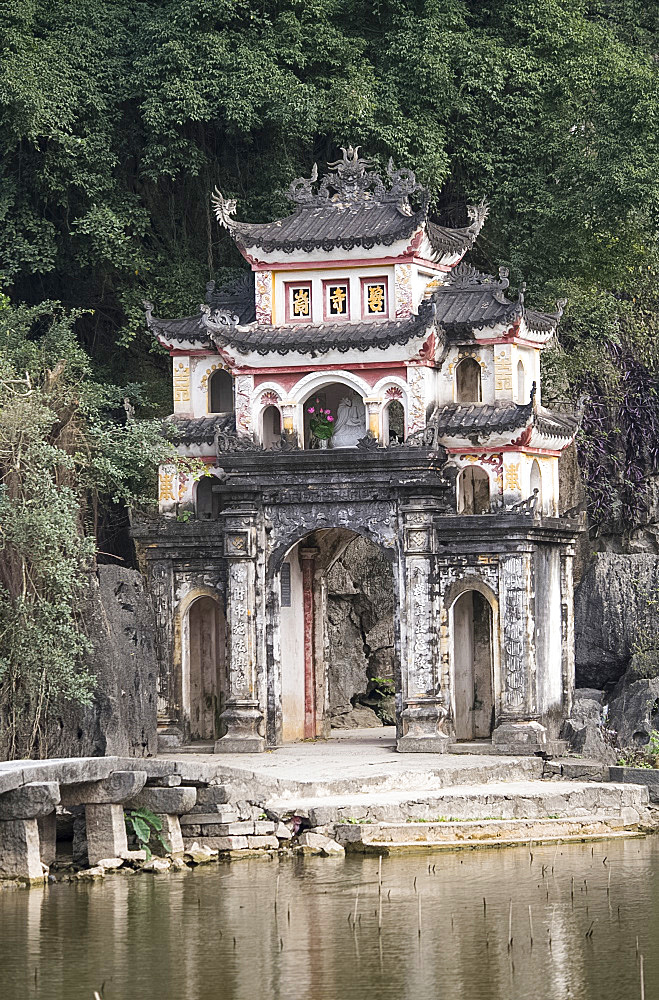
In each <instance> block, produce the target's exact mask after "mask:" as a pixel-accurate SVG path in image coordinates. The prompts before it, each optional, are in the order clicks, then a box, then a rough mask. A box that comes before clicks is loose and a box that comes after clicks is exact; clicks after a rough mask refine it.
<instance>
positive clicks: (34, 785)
mask: <svg viewBox="0 0 659 1000" xmlns="http://www.w3.org/2000/svg"><path fill="white" fill-rule="evenodd" d="M59 801H60V786H59V784H58V783H57V782H56V781H33V782H31V783H30V784H28V785H22V786H21V787H20V788H14V789H13V790H12V791H10V792H5V794H4V795H1V796H0V820H12V819H36V818H37V817H39V816H47V815H48V813H51V812H53V811H54V809H55V806H56V805H58V804H59Z"/></svg>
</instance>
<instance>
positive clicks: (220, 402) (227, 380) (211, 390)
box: [208, 368, 234, 413]
mask: <svg viewBox="0 0 659 1000" xmlns="http://www.w3.org/2000/svg"><path fill="white" fill-rule="evenodd" d="M233 408H234V406H233V378H232V377H231V372H227V371H225V370H224V369H223V368H218V369H217V371H214V372H213V374H212V375H211V377H210V379H209V382H208V412H209V413H231V412H233Z"/></svg>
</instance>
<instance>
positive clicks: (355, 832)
mask: <svg viewBox="0 0 659 1000" xmlns="http://www.w3.org/2000/svg"><path fill="white" fill-rule="evenodd" d="M632 812H634V813H635V816H632V815H631V813H632ZM634 834H636V835H637V836H641V835H642V834H641V833H640V832H639V830H638V813H637V812H636V810H632V809H629V815H627V816H619V815H609V816H607V815H602V816H599V815H592V814H591V815H584V816H578V817H569V818H567V817H566V818H562V819H547V818H545V819H507V820H466V821H455V820H454V821H448V822H446V823H402V824H391V823H382V824H379V825H370V824H369V825H354V824H337V825H336V826H335V828H334V836H335V838H336V839H337V840H338V842H339V843H340V844H343V846H344V847H345V848H346V850H347V851H355V852H361V853H378V854H393V853H397V852H409V851H414V850H421V851H424V850H454V849H456V848H461V847H462V848H477V847H505V846H513V845H519V844H524V845H525V846H528V847H529V849H530V850H532V846H533V844H546V843H552V842H561V843H564V842H566V841H568V842H569V841H575V840H595V839H602V838H606V839H608V838H610V837H614V836H621V835H624V836H629V835H634Z"/></svg>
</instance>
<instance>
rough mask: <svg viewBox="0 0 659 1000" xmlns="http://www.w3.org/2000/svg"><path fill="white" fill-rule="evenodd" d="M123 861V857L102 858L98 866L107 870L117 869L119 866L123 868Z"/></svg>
mask: <svg viewBox="0 0 659 1000" xmlns="http://www.w3.org/2000/svg"><path fill="white" fill-rule="evenodd" d="M123 863H124V859H123V858H101V860H100V861H99V863H98V867H99V868H103V869H105V871H116V869H117V868H121V866H122V865H123Z"/></svg>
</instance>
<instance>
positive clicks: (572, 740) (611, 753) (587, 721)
mask: <svg viewBox="0 0 659 1000" xmlns="http://www.w3.org/2000/svg"><path fill="white" fill-rule="evenodd" d="M610 728H611V726H610V723H609V721H608V718H607V717H605V706H604V692H603V691H599V690H597V689H596V688H577V689H576V691H575V692H574V701H573V704H572V712H571V714H570V718H569V719H567V720H566V721H565V723H564V724H563V730H562V735H563V738H564V739H566V740H568V742H569V744H570V748H571V749H572V750H573V751H574V752H575V753H578V754H580V755H581V756H582V757H588V758H590V759H591V760H596V761H601V762H602V763H604V764H612V763H613V762H614V760H615V759H616V757H617V753H616V751H615V749H614V747H613V745H612V743H613V739H614V737H613V734H611V737H610V739H609V741H608V742H607V740H606V739H605V736H606V731H607V730H610Z"/></svg>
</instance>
